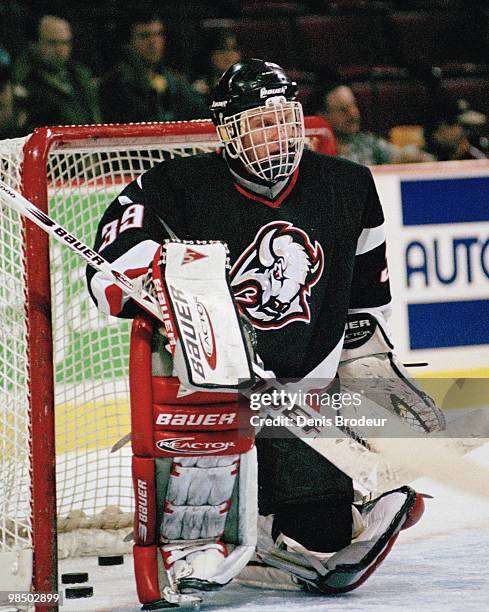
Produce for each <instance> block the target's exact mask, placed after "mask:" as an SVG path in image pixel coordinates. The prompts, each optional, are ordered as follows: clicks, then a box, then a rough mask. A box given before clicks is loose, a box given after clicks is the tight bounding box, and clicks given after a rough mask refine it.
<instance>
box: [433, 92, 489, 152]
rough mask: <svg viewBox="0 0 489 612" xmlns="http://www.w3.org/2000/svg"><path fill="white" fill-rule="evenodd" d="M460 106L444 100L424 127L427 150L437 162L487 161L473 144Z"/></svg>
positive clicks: (450, 100)
mask: <svg viewBox="0 0 489 612" xmlns="http://www.w3.org/2000/svg"><path fill="white" fill-rule="evenodd" d="M463 122H464V117H463V113H462V112H461V109H460V108H459V105H458V104H457V102H456V101H455V100H452V99H450V98H445V99H442V100H440V101H439V102H438V104H437V105H436V106H435V108H434V109H433V112H432V115H431V117H430V119H429V121H428V122H427V123H426V125H425V126H424V138H425V143H426V145H425V149H426V151H427V152H428V153H430V154H431V155H432V156H433V158H434V159H436V160H437V161H456V160H462V159H486V155H485V153H483V151H481V150H480V149H478V148H477V147H476V146H474V145H473V144H471V142H470V140H469V138H468V135H467V131H466V128H465V127H464V124H463Z"/></svg>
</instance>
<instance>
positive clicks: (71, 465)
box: [0, 117, 334, 605]
mask: <svg viewBox="0 0 489 612" xmlns="http://www.w3.org/2000/svg"><path fill="white" fill-rule="evenodd" d="M306 136H307V138H308V142H309V146H311V148H314V149H315V150H319V151H321V152H325V153H334V139H333V136H332V133H331V130H330V129H329V127H328V125H327V124H326V122H325V121H324V120H323V119H320V118H318V117H307V118H306ZM218 146H219V142H218V139H217V135H216V132H215V129H214V127H213V125H212V123H211V122H210V121H190V122H175V123H152V124H130V125H96V126H79V127H77V126H70V127H55V128H40V129H37V130H36V131H35V132H34V134H33V135H31V136H30V137H26V138H23V139H14V140H6V141H2V142H0V178H1V179H2V180H3V181H5V182H6V183H8V184H9V185H10V186H11V187H13V188H14V189H17V190H18V191H21V192H22V193H23V194H24V195H25V196H26V197H27V198H28V199H29V200H31V201H32V202H33V203H34V204H36V205H37V206H38V207H40V208H41V209H42V210H44V211H48V212H49V214H50V215H51V216H52V217H53V218H54V219H55V220H56V221H58V222H59V223H60V224H61V225H63V226H64V227H66V228H67V229H68V230H69V231H71V232H72V233H73V234H74V235H75V236H76V237H77V238H79V239H80V240H82V241H83V242H85V243H86V244H89V245H91V244H93V241H94V236H95V230H96V227H97V224H98V221H99V219H100V217H101V215H102V213H103V211H104V210H105V208H106V207H107V205H108V203H109V202H110V201H111V200H112V199H113V198H114V197H115V196H116V195H117V193H119V192H120V190H121V189H122V187H123V186H124V185H125V184H126V183H128V182H129V181H131V180H133V179H134V178H135V177H137V176H138V175H139V174H141V173H142V172H143V171H144V170H145V169H147V168H149V167H151V166H152V165H153V164H155V163H157V162H159V161H164V160H167V159H170V158H172V157H176V156H186V155H192V154H196V153H202V152H206V151H210V150H215V149H216V148H217V147H218ZM196 238H205V236H198V237H196ZM84 267H85V266H84V262H83V260H82V259H81V258H79V257H77V255H76V254H74V253H73V252H72V251H70V250H69V249H67V248H65V247H63V246H62V245H61V244H59V243H57V242H55V241H51V243H50V244H49V240H48V236H47V234H45V233H44V232H43V231H42V230H40V229H39V228H37V227H36V226H34V225H33V224H32V223H30V222H29V221H27V222H26V221H24V220H23V219H22V218H21V217H20V216H19V215H18V213H16V212H15V211H13V210H12V209H10V208H8V207H7V206H6V205H4V204H2V205H1V208H0V309H1V313H2V317H1V326H0V369H1V376H2V382H1V387H0V396H1V412H0V567H1V568H2V570H1V576H0V591H2V590H3V591H6V590H10V591H12V590H29V589H31V588H32V589H33V590H35V591H57V559H58V558H60V557H66V556H79V555H83V554H116V553H121V552H129V551H130V549H131V544H130V543H127V542H126V543H124V542H123V539H124V536H125V535H126V534H127V533H129V532H130V531H131V527H132V510H133V495H132V480H131V469H130V456H131V452H130V448H129V445H128V444H126V445H125V446H123V448H121V449H120V450H119V451H117V452H115V453H111V452H110V449H111V447H112V445H113V444H114V443H115V442H117V441H118V440H119V439H120V438H122V437H123V436H124V435H126V434H127V433H128V432H129V430H130V422H129V399H128V397H129V396H128V384H127V370H128V367H127V364H128V357H129V355H128V353H129V331H130V322H128V321H123V320H118V319H115V318H113V317H110V318H108V317H105V316H103V315H99V313H98V312H97V310H96V308H95V306H94V305H93V304H92V302H91V300H90V298H89V295H88V292H87V289H86V285H85V275H84ZM1 603H2V602H0V605H1Z"/></svg>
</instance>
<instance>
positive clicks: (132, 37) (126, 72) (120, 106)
mask: <svg viewBox="0 0 489 612" xmlns="http://www.w3.org/2000/svg"><path fill="white" fill-rule="evenodd" d="M124 41H125V42H127V48H126V50H125V56H124V58H123V59H122V61H121V62H120V63H119V64H118V65H117V66H116V67H115V68H114V70H113V71H112V72H111V73H109V74H108V75H107V76H106V77H105V78H104V79H103V80H102V84H101V104H102V114H103V117H104V121H107V122H111V123H114V122H115V123H121V122H122V123H127V122H137V121H174V120H185V119H198V118H202V117H207V116H208V115H209V112H208V109H207V107H206V105H205V103H204V100H203V98H202V97H201V96H200V95H199V94H198V93H197V92H196V91H194V90H193V89H192V87H191V85H190V83H189V82H188V81H187V80H186V79H185V78H184V77H183V76H182V75H179V74H176V73H175V72H173V71H171V70H169V69H168V68H167V67H166V66H164V64H163V59H164V53H165V42H166V37H165V28H164V24H163V22H162V20H161V19H160V17H159V16H158V15H156V14H154V13H152V12H146V11H140V12H138V10H137V9H134V10H133V11H132V12H131V15H130V21H129V22H128V23H127V26H126V32H125V36H124Z"/></svg>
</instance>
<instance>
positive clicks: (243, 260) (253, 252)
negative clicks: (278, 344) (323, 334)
mask: <svg viewBox="0 0 489 612" xmlns="http://www.w3.org/2000/svg"><path fill="white" fill-rule="evenodd" d="M323 265H324V255H323V250H322V248H321V245H320V244H319V243H318V242H314V244H312V243H311V241H310V239H309V237H308V235H307V234H306V233H305V232H304V231H302V230H300V229H298V228H296V227H294V226H293V225H292V224H291V223H287V222H285V221H276V222H273V223H269V224H267V225H265V226H264V227H263V228H262V229H261V230H260V231H259V232H258V234H257V235H256V237H255V240H254V241H253V243H252V244H251V245H250V246H249V247H248V248H247V249H246V251H245V252H244V253H243V254H242V255H241V257H239V259H238V260H237V261H236V263H235V264H234V266H233V269H232V271H231V287H232V289H233V292H234V297H235V299H236V302H237V304H238V306H239V308H240V309H241V310H242V311H243V313H244V314H245V315H246V316H247V317H248V318H249V319H251V321H252V323H253V325H254V326H255V327H259V328H261V329H278V328H280V327H284V326H285V325H288V324H289V323H290V322H292V321H304V322H305V323H308V322H309V321H310V318H311V317H310V310H309V304H308V298H309V296H310V295H311V287H312V286H313V285H315V284H316V283H317V282H318V280H319V279H320V278H321V274H322V272H323Z"/></svg>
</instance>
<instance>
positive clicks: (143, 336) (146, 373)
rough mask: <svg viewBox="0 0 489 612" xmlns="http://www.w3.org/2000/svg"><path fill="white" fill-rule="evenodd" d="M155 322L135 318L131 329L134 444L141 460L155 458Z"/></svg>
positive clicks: (131, 391)
mask: <svg viewBox="0 0 489 612" xmlns="http://www.w3.org/2000/svg"><path fill="white" fill-rule="evenodd" d="M152 337H153V323H152V321H150V320H149V319H148V318H146V317H144V316H139V317H136V318H135V319H134V321H133V324H132V330H131V347H130V354H129V388H130V398H131V443H132V450H133V453H134V454H135V455H138V456H139V457H152V456H153V448H154V442H153V407H152V406H153V398H152V374H151V339H152Z"/></svg>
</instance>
